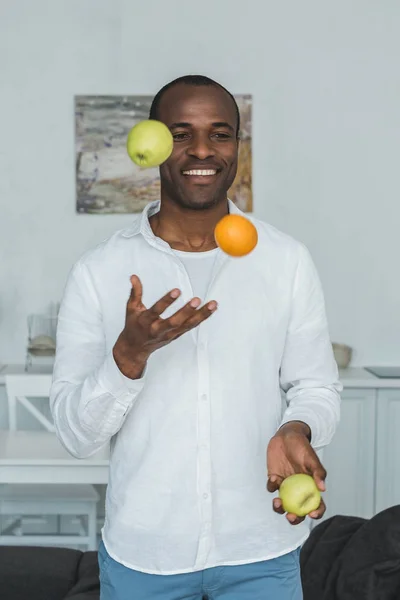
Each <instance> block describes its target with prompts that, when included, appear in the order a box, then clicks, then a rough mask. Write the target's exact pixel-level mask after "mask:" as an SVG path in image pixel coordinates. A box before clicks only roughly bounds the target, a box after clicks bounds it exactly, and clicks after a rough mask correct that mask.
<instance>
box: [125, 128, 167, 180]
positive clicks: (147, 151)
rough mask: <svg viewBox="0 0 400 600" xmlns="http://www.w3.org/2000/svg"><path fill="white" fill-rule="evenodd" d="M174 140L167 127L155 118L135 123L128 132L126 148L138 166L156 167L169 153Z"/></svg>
mask: <svg viewBox="0 0 400 600" xmlns="http://www.w3.org/2000/svg"><path fill="white" fill-rule="evenodd" d="M173 144H174V140H173V137H172V134H171V132H170V130H169V129H168V127H167V126H166V125H164V123H161V121H157V120H155V119H147V120H144V121H140V122H139V123H137V124H136V125H135V126H134V127H132V129H131V130H130V132H129V133H128V138H127V142H126V149H127V151H128V154H129V156H130V158H131V159H132V160H133V162H134V163H136V164H137V165H139V166H140V167H145V168H150V167H158V166H159V165H161V164H162V163H163V162H165V161H166V160H167V159H168V158H169V157H170V155H171V152H172V148H173Z"/></svg>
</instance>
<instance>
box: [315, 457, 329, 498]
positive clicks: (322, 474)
mask: <svg viewBox="0 0 400 600" xmlns="http://www.w3.org/2000/svg"><path fill="white" fill-rule="evenodd" d="M326 475H327V473H326V470H325V469H324V467H323V466H322V465H321V463H320V462H319V461H318V465H317V466H316V468H314V469H313V471H312V476H313V478H314V481H315V483H316V484H317V488H318V489H319V490H320V492H325V490H326V486H325V479H326Z"/></svg>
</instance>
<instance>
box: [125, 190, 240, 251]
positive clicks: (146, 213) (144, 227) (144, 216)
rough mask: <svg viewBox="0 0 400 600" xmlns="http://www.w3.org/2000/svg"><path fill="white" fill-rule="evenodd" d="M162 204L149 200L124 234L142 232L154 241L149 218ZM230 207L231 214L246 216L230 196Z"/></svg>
mask: <svg viewBox="0 0 400 600" xmlns="http://www.w3.org/2000/svg"><path fill="white" fill-rule="evenodd" d="M160 204H161V201H160V200H155V201H154V202H149V204H147V206H145V208H144V209H143V211H142V213H141V215H140V216H139V218H138V219H136V221H135V222H134V223H133V225H132V227H130V228H128V229H126V230H125V231H124V232H123V234H122V235H123V236H124V237H127V238H130V237H133V236H134V235H138V234H139V233H141V234H142V235H143V237H144V238H146V239H147V240H148V241H150V240H152V241H153V242H154V241H155V239H156V236H155V235H154V233H153V230H152V228H151V227H150V222H149V218H150V217H151V216H152V215H154V214H155V213H156V212H158V211H159V210H160ZM228 207H229V213H230V214H236V215H242V216H244V213H243V212H242V211H241V210H240V209H239V208H238V207H237V206H236V204H235V203H234V202H232V200H229V198H228Z"/></svg>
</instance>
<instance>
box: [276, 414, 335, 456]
mask: <svg viewBox="0 0 400 600" xmlns="http://www.w3.org/2000/svg"><path fill="white" fill-rule="evenodd" d="M291 421H302V422H303V423H305V424H306V425H308V426H309V428H310V431H311V442H310V444H311V446H312V447H313V448H319V447H320V446H324V445H325V444H324V443H323V440H322V439H321V436H319V435H318V422H317V419H315V417H314V415H313V414H312V413H309V412H306V411H304V412H292V413H291V414H288V415H284V416H283V419H282V421H281V424H280V425H279V428H281V427H282V426H283V425H286V423H290V422H291ZM318 438H319V439H318Z"/></svg>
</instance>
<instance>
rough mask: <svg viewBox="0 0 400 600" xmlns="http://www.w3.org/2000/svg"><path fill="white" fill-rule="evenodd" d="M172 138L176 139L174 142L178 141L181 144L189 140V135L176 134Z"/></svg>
mask: <svg viewBox="0 0 400 600" xmlns="http://www.w3.org/2000/svg"><path fill="white" fill-rule="evenodd" d="M172 137H173V138H174V140H176V141H177V142H180V141H182V140H185V139H187V137H188V134H187V133H174V134H173V135H172Z"/></svg>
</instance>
